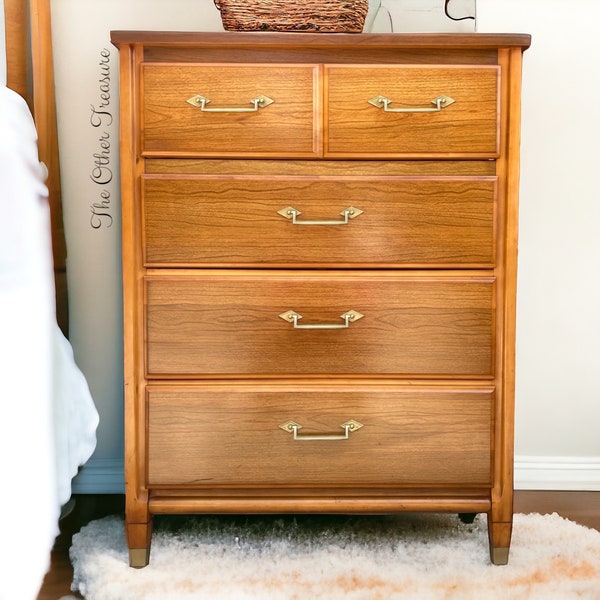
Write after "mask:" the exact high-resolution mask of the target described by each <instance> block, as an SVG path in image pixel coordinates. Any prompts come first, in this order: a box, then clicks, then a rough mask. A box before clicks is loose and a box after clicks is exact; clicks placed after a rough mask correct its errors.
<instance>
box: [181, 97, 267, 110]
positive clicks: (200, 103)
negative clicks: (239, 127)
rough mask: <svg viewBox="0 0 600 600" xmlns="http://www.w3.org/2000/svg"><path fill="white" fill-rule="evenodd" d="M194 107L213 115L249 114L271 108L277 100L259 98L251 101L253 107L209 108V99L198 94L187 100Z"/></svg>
mask: <svg viewBox="0 0 600 600" xmlns="http://www.w3.org/2000/svg"><path fill="white" fill-rule="evenodd" d="M186 102H188V103H189V104H191V105H192V106H195V107H196V108H199V109H200V110H201V111H202V112H212V113H248V112H257V111H258V109H259V108H265V106H269V104H273V102H275V100H273V99H272V98H269V97H267V96H263V95H262V94H261V95H260V96H257V97H256V98H253V99H252V100H250V104H251V105H252V106H249V107H246V106H220V107H219V106H215V107H210V108H207V106H206V105H207V104H209V103H210V100H209V99H208V98H205V97H204V96H201V95H200V94H196V95H195V96H192V97H191V98H188V100H186Z"/></svg>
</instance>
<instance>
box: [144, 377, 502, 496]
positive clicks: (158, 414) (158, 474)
mask: <svg viewBox="0 0 600 600" xmlns="http://www.w3.org/2000/svg"><path fill="white" fill-rule="evenodd" d="M147 402H148V405H147V407H148V443H147V448H148V483H149V486H150V487H161V486H163V487H168V486H173V485H177V486H181V485H185V486H190V487H196V488H202V487H207V486H208V487H214V486H231V487H237V486H239V487H243V486H252V487H260V486H270V487H273V486H281V487H288V488H289V487H295V486H312V487H329V488H331V487H336V486H338V487H342V486H353V487H361V486H371V487H377V486H382V487H387V488H389V487H392V486H397V487H401V486H418V487H423V488H426V487H431V486H439V485H461V486H462V485H464V486H469V487H489V485H490V481H491V451H492V447H493V422H494V419H493V412H494V391H493V389H491V388H489V389H460V388H456V389H452V388H445V389H444V388H441V389H440V388H436V389H432V388H429V389H428V388H421V389H419V388H417V389H413V388H410V389H408V388H402V387H401V386H394V387H388V388H386V389H381V388H378V387H377V386H372V387H368V386H364V385H363V386H361V385H354V386H352V387H351V388H347V387H344V386H340V387H339V388H336V387H335V386H333V385H329V386H327V385H322V386H313V387H312V388H308V387H307V388H304V389H303V388H301V387H300V388H296V389H293V388H292V389H290V388H287V387H285V386H277V385H271V386H269V387H266V386H264V387H261V386H259V385H257V384H245V385H243V386H237V387H236V386H231V388H230V389H223V388H222V387H221V388H220V387H218V386H211V385H210V384H207V385H204V386H203V385H201V384H200V385H197V386H194V387H190V388H185V387H182V386H180V387H176V386H171V387H168V386H166V387H160V386H150V388H149V389H148V391H147ZM348 422H350V424H349V425H348V431H347V430H346V426H345V424H346V423H348ZM291 423H294V424H296V425H297V427H296V433H294V427H293V425H291ZM353 423H354V424H353ZM323 438H325V439H323Z"/></svg>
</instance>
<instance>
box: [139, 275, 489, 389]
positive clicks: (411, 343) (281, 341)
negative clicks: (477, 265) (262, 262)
mask: <svg viewBox="0 0 600 600" xmlns="http://www.w3.org/2000/svg"><path fill="white" fill-rule="evenodd" d="M494 281H495V280H494V278H492V277H475V276H467V275H464V276H463V275H457V276H444V275H439V276H434V275H428V274H426V273H423V274H411V275H402V274H395V273H392V272H387V271H382V272H376V271H372V272H366V271H362V272H360V271H359V272H339V271H338V272H317V271H315V272H313V273H309V272H306V271H298V272H297V273H293V272H287V273H286V272H283V271H282V272H278V271H271V272H259V271H247V272H243V271H238V272H236V271H232V272H229V273H228V272H221V273H219V272H210V271H198V272H195V273H194V272H192V271H188V272H185V271H183V272H180V273H179V274H173V275H163V276H159V275H155V276H151V277H148V278H147V279H146V341H147V357H146V368H147V373H148V375H149V376H150V377H161V376H177V377H194V376H202V375H207V376H221V375H223V376H235V375H238V376H248V375H254V376H261V375H262V376H268V375H336V374H337V375H377V374H383V375H395V376H415V375H419V374H421V375H435V376H470V377H476V376H480V377H491V376H492V375H493V363H494V357H493V346H494V305H495V302H494V298H495V291H494V288H495V284H494ZM290 311H291V312H290ZM349 311H356V312H358V313H360V314H362V315H363V316H362V318H356V316H355V315H354V314H353V313H350V314H349V315H348V316H347V317H346V316H342V315H347V313H348V312H349ZM294 314H296V315H299V316H297V317H296V323H294V316H293V315H294ZM282 315H283V316H282ZM295 325H297V326H298V328H296V326H295ZM315 326H316V328H315Z"/></svg>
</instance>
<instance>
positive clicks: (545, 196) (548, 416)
mask: <svg viewBox="0 0 600 600" xmlns="http://www.w3.org/2000/svg"><path fill="white" fill-rule="evenodd" d="M477 30H478V31H480V32H486V31H487V32H522V33H530V34H532V45H531V48H530V49H529V50H528V51H527V52H526V53H525V57H524V73H523V114H522V145H521V151H522V167H521V204H520V244H519V247H520V250H519V288H518V321H517V415H516V454H517V484H520V485H521V487H559V488H560V487H562V488H565V487H583V488H586V487H587V488H588V489H599V490H600V193H599V191H598V173H599V171H600V100H599V99H598V98H599V96H600V41H599V40H600V38H599V36H598V10H597V0H572V1H567V0H502V1H501V2H498V0H477ZM553 484H554V485H553Z"/></svg>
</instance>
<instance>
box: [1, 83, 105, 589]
mask: <svg viewBox="0 0 600 600" xmlns="http://www.w3.org/2000/svg"><path fill="white" fill-rule="evenodd" d="M45 175H46V171H45V168H44V166H43V165H42V164H41V163H40V162H39V161H38V154H37V135H36V131H35V127H34V123H33V119H32V117H31V114H30V112H29V109H28V107H27V105H26V103H25V101H24V100H23V99H22V98H21V97H20V96H19V95H17V94H16V93H14V92H13V91H12V90H10V89H8V88H6V87H4V86H1V85H0V480H1V481H2V491H1V492H0V514H1V515H2V530H1V531H2V533H1V534H0V538H1V543H0V565H1V575H0V600H15V599H17V598H18V599H22V600H29V599H35V598H36V597H37V593H38V591H39V588H40V586H41V583H42V581H43V578H44V575H45V573H46V571H47V569H48V566H49V562H50V551H51V549H52V546H53V544H54V540H55V537H56V535H57V534H58V519H59V515H60V510H61V506H62V505H64V504H65V503H66V502H67V501H68V500H69V498H70V495H71V479H72V477H73V476H74V475H75V474H76V473H77V470H78V468H79V466H80V465H82V464H84V463H85V462H86V461H87V460H88V459H89V458H90V456H91V454H92V453H93V451H94V449H95V446H96V428H97V426H98V413H97V411H96V408H95V406H94V403H93V400H92V398H91V395H90V392H89V389H88V386H87V383H86V381H85V378H84V377H83V375H82V373H81V371H80V370H79V369H78V367H77V366H76V364H75V362H74V359H73V353H72V350H71V346H70V344H69V342H68V341H67V340H66V339H65V337H64V336H63V335H62V333H61V331H60V329H59V327H58V325H57V323H56V317H55V300H54V272H53V264H52V249H51V232H50V217H49V206H48V202H47V189H46V186H45V184H44V181H45Z"/></svg>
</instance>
